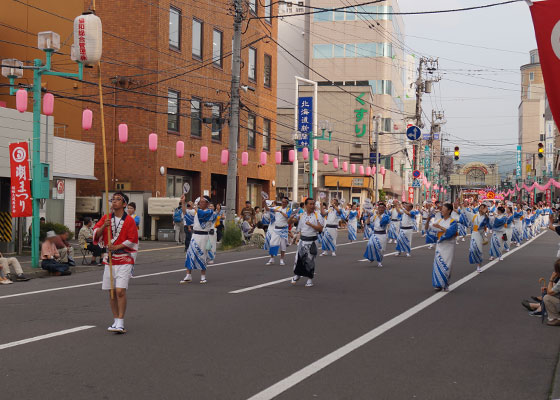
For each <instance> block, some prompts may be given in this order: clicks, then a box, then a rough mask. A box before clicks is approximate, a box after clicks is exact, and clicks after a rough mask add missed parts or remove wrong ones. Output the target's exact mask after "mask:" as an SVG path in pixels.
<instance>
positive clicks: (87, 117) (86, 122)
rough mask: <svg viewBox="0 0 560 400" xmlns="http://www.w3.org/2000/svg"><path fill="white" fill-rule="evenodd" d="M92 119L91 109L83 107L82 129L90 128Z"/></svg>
mask: <svg viewBox="0 0 560 400" xmlns="http://www.w3.org/2000/svg"><path fill="white" fill-rule="evenodd" d="M92 121H93V113H92V112H91V110H90V109H89V108H88V109H85V110H84V112H83V113H82V129H84V130H86V131H89V130H90V129H91V123H92Z"/></svg>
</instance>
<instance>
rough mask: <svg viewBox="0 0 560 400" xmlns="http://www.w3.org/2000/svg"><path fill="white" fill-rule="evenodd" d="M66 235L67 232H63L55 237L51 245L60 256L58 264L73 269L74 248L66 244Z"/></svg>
mask: <svg viewBox="0 0 560 400" xmlns="http://www.w3.org/2000/svg"><path fill="white" fill-rule="evenodd" d="M68 235H69V232H68V231H66V232H63V233H61V234H60V235H56V236H55V238H54V239H53V243H54V245H55V246H56V249H57V250H58V253H59V254H60V262H62V263H65V264H68V265H69V266H71V267H73V266H75V265H76V263H75V262H74V248H73V247H72V245H71V244H70V243H69V242H68Z"/></svg>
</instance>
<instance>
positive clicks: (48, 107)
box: [43, 93, 54, 115]
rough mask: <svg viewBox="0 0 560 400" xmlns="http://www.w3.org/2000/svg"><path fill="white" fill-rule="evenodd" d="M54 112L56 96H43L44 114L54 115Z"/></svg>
mask: <svg viewBox="0 0 560 400" xmlns="http://www.w3.org/2000/svg"><path fill="white" fill-rule="evenodd" d="M53 111H54V96H53V94H52V93H47V94H45V95H44V96H43V114H45V115H52V114H53Z"/></svg>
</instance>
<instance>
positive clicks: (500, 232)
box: [490, 206, 507, 261]
mask: <svg viewBox="0 0 560 400" xmlns="http://www.w3.org/2000/svg"><path fill="white" fill-rule="evenodd" d="M505 211H506V210H505V208H504V207H502V206H500V207H498V208H497V212H496V215H495V216H494V217H493V218H491V219H490V226H491V227H492V237H491V239H490V261H492V260H494V259H495V258H498V259H499V260H500V261H501V260H503V258H502V249H503V246H504V237H503V236H504V234H505V224H506V222H507V216H506V215H505Z"/></svg>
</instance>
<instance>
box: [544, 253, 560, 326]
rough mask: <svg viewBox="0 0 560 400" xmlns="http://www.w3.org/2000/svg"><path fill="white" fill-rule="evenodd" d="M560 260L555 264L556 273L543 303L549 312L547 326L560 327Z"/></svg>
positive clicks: (549, 284) (551, 278)
mask: <svg viewBox="0 0 560 400" xmlns="http://www.w3.org/2000/svg"><path fill="white" fill-rule="evenodd" d="M558 278H560V259H558V260H556V262H555V263H554V272H553V273H552V275H551V276H550V279H549V281H548V287H547V288H546V293H547V294H546V295H545V296H544V297H543V302H544V305H545V307H546V311H547V312H548V321H547V325H551V326H560V281H559V280H558Z"/></svg>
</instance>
